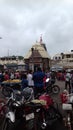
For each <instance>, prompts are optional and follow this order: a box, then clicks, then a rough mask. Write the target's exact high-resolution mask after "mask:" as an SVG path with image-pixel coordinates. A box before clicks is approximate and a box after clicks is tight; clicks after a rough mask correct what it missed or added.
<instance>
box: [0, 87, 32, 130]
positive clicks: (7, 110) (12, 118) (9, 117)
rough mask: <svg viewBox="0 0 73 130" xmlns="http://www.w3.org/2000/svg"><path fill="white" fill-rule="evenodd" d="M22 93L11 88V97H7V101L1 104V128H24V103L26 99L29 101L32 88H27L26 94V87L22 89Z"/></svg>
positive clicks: (13, 129)
mask: <svg viewBox="0 0 73 130" xmlns="http://www.w3.org/2000/svg"><path fill="white" fill-rule="evenodd" d="M27 89H28V88H27ZM24 93H25V95H24ZM24 93H22V92H21V91H18V90H13V91H12V92H11V97H10V98H9V99H7V102H6V103H5V104H4V105H3V106H2V108H1V112H0V114H1V113H3V116H4V120H3V123H2V129H1V130H16V129H22V130H23V129H25V126H26V123H25V122H26V118H25V117H26V115H25V114H26V113H25V108H26V107H25V104H26V101H28V102H29V101H30V100H31V99H32V89H31V88H29V91H27V95H26V89H25V90H24ZM26 110H27V109H26ZM29 112H30V111H29Z"/></svg>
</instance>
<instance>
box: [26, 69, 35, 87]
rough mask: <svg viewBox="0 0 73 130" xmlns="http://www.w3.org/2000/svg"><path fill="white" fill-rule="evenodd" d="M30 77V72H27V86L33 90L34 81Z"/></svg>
mask: <svg viewBox="0 0 73 130" xmlns="http://www.w3.org/2000/svg"><path fill="white" fill-rule="evenodd" d="M32 77H33V76H32V70H29V71H28V74H27V80H28V86H29V87H32V88H33V86H34V81H33V79H32Z"/></svg>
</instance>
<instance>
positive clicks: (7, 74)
mask: <svg viewBox="0 0 73 130" xmlns="http://www.w3.org/2000/svg"><path fill="white" fill-rule="evenodd" d="M4 80H5V81H6V80H9V73H8V71H6V72H5V74H4Z"/></svg>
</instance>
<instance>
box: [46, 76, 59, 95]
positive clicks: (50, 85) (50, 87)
mask: <svg viewBox="0 0 73 130" xmlns="http://www.w3.org/2000/svg"><path fill="white" fill-rule="evenodd" d="M45 86H46V89H47V92H48V93H53V94H58V93H59V92H60V88H59V86H58V85H56V84H55V82H52V81H51V79H50V78H47V79H46V81H45Z"/></svg>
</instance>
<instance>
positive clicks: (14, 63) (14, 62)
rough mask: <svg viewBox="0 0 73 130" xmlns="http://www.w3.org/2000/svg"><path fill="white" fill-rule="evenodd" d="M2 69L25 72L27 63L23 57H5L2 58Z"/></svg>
mask: <svg viewBox="0 0 73 130" xmlns="http://www.w3.org/2000/svg"><path fill="white" fill-rule="evenodd" d="M1 68H2V69H1ZM0 69H1V70H3V69H13V70H17V69H18V70H25V63H24V60H23V58H22V56H4V57H0Z"/></svg>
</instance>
